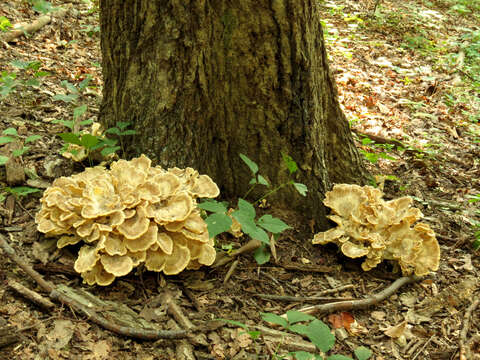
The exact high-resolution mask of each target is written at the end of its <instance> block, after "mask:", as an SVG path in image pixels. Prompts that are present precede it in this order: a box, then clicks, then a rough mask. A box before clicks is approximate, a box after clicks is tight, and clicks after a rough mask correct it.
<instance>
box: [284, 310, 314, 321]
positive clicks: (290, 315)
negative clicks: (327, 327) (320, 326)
mask: <svg viewBox="0 0 480 360" xmlns="http://www.w3.org/2000/svg"><path fill="white" fill-rule="evenodd" d="M287 319H288V322H289V323H290V324H295V323H297V322H300V321H311V320H315V319H316V318H315V316H312V315H308V314H305V313H303V312H301V311H296V310H288V311H287Z"/></svg>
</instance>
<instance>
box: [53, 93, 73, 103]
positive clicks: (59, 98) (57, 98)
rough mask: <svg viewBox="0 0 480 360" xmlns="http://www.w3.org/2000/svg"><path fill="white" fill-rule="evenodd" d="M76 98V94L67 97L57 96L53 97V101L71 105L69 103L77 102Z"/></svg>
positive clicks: (63, 95)
mask: <svg viewBox="0 0 480 360" xmlns="http://www.w3.org/2000/svg"><path fill="white" fill-rule="evenodd" d="M77 98H78V95H77V94H68V95H65V94H57V95H55V96H54V97H53V100H60V101H64V102H66V103H71V102H73V101H75V100H77Z"/></svg>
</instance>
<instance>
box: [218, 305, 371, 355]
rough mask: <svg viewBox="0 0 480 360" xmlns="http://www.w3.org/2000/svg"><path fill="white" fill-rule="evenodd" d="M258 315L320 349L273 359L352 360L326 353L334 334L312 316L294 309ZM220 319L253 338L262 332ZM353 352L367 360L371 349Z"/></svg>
mask: <svg viewBox="0 0 480 360" xmlns="http://www.w3.org/2000/svg"><path fill="white" fill-rule="evenodd" d="M260 315H261V317H262V320H263V321H266V322H268V323H270V324H275V325H279V326H281V327H282V328H283V329H285V330H286V331H289V332H291V333H294V334H298V335H301V336H304V337H306V338H308V339H309V340H310V341H311V342H312V344H314V345H315V347H316V348H317V349H318V350H319V351H320V354H312V353H310V352H307V351H294V352H290V353H289V354H288V357H281V356H278V355H276V354H274V356H273V359H287V358H288V359H292V357H293V359H295V360H352V358H351V357H348V356H344V355H338V354H334V355H329V356H327V355H326V353H328V352H329V351H330V350H331V349H332V348H333V346H334V345H335V335H333V334H332V331H331V329H330V327H328V325H327V324H325V323H324V322H323V321H321V320H319V319H317V318H315V317H314V316H311V315H308V314H305V313H303V312H300V311H295V310H289V311H287V313H286V318H285V317H283V316H279V315H276V314H272V313H260ZM220 320H221V321H224V322H226V323H228V324H231V325H234V326H238V327H241V328H242V329H244V330H245V332H246V333H247V334H249V335H250V336H251V338H252V339H253V340H255V339H257V338H258V337H259V336H260V335H261V334H262V333H261V332H260V331H253V330H251V329H250V327H248V326H247V325H245V324H243V323H242V322H239V321H234V320H226V319H220ZM353 352H354V354H355V357H356V358H357V360H368V359H369V358H370V357H371V356H372V351H371V350H370V349H368V348H366V347H364V346H360V347H357V348H356V349H355V350H354V351H353Z"/></svg>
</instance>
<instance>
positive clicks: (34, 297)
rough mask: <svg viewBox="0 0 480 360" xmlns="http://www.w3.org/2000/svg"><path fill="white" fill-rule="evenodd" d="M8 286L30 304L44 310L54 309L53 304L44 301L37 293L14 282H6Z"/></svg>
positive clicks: (46, 300)
mask: <svg viewBox="0 0 480 360" xmlns="http://www.w3.org/2000/svg"><path fill="white" fill-rule="evenodd" d="M8 286H9V287H10V288H11V289H13V290H15V291H16V292H17V293H19V294H20V295H22V296H23V297H25V298H27V299H28V300H30V301H31V302H33V303H35V304H37V305H38V306H40V307H42V308H44V309H47V310H49V309H52V308H54V307H55V304H54V303H52V302H51V301H50V300H48V299H45V298H44V297H43V296H42V295H40V294H39V293H37V292H35V291H33V290H30V289H28V288H26V287H25V286H23V285H22V284H20V283H18V282H16V281H15V280H8Z"/></svg>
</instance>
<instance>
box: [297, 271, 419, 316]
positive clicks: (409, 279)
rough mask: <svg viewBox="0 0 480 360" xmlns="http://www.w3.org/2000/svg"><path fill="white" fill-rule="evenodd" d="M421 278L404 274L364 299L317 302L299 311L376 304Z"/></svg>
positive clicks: (324, 310)
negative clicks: (326, 302)
mask: <svg viewBox="0 0 480 360" xmlns="http://www.w3.org/2000/svg"><path fill="white" fill-rule="evenodd" d="M420 279H421V277H419V276H415V275H413V276H405V277H401V278H399V279H397V280H395V281H394V282H393V283H392V284H391V285H390V286H389V287H387V288H386V289H384V290H382V291H380V292H378V293H376V294H374V295H371V296H369V297H367V298H365V299H360V300H348V301H339V302H334V303H329V304H319V305H314V306H308V307H305V308H302V309H300V310H299V311H301V312H304V313H306V314H315V313H318V312H328V313H330V312H335V311H347V310H352V309H363V308H367V307H369V306H372V305H375V304H378V303H379V302H380V301H382V300H384V299H386V298H387V297H389V296H391V295H392V294H394V293H395V292H396V291H397V290H398V289H399V288H401V287H402V286H403V285H406V284H411V283H414V282H417V281H419V280H420Z"/></svg>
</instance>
